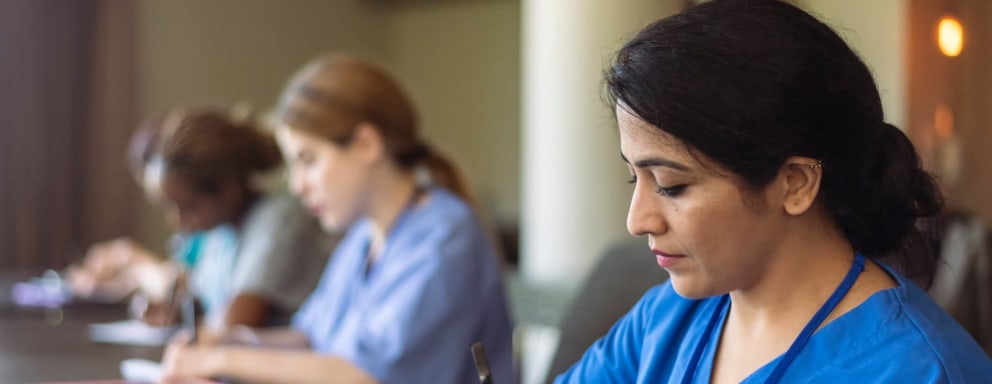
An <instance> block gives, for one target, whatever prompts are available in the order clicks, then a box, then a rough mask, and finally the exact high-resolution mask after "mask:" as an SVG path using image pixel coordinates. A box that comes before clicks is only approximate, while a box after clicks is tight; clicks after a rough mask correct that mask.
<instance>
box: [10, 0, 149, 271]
mask: <svg viewBox="0 0 992 384" xmlns="http://www.w3.org/2000/svg"><path fill="white" fill-rule="evenodd" d="M132 21H133V5H132V4H131V2H128V1H112V0H95V1H59V0H0V271H9V270H37V269H41V268H61V267H63V266H65V265H66V264H67V263H68V262H71V261H73V260H74V259H75V258H76V257H78V254H79V252H81V251H82V250H83V249H85V246H86V245H87V244H89V243H91V242H93V241H95V240H99V239H102V238H106V237H110V236H113V235H119V234H123V233H125V232H126V231H127V229H128V228H129V226H130V224H131V223H132V222H133V220H134V218H133V214H132V206H133V202H134V201H135V196H136V191H135V188H134V187H133V186H131V184H133V183H131V182H130V180H129V179H128V178H127V174H126V172H125V170H124V165H123V155H122V153H123V148H124V142H125V141H126V139H127V133H128V132H129V131H130V130H131V126H132V124H133V120H134V118H133V116H132V111H133V110H134V108H133V101H132V100H133V95H134V92H133V90H132V84H133V81H132V77H133V76H132V73H133V62H134V58H133V57H134V55H133V54H132V45H133V44H132V41H131V39H132V38H131V37H130V36H132V35H133V33H132V31H133V26H132V25H131V23H132Z"/></svg>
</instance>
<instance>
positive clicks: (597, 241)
mask: <svg viewBox="0 0 992 384" xmlns="http://www.w3.org/2000/svg"><path fill="white" fill-rule="evenodd" d="M684 3H685V2H684V1H683V0H613V1H603V0H523V3H522V4H523V8H522V17H523V22H522V28H523V33H522V40H523V41H522V51H523V55H522V66H523V67H522V78H523V86H522V87H521V89H522V93H523V99H522V111H521V112H522V113H521V114H522V120H523V121H522V133H521V148H522V149H521V153H522V160H521V168H522V170H521V174H522V179H523V180H522V187H521V202H522V209H521V234H522V239H521V240H522V246H521V270H522V274H523V276H522V277H523V278H524V279H526V280H528V281H530V282H531V283H536V284H540V285H551V286H557V287H561V288H566V289H567V288H574V287H575V286H577V285H578V284H579V283H581V281H582V279H583V278H584V277H585V276H586V274H587V273H588V272H589V270H590V268H592V267H593V266H594V264H595V262H596V261H597V260H598V257H599V256H600V255H601V254H602V253H603V251H604V250H605V249H606V248H607V247H608V246H609V245H610V244H612V243H614V242H616V241H618V240H623V239H624V238H627V237H628V236H629V235H628V234H627V231H626V225H625V221H626V220H625V219H626V214H627V207H628V206H629V203H630V186H629V185H627V184H625V183H624V182H625V181H626V178H627V171H626V170H625V168H624V166H623V162H622V160H621V159H620V154H619V153H620V149H619V140H618V138H617V134H616V128H615V123H614V121H613V113H612V111H610V109H609V108H608V107H607V105H606V104H605V103H604V100H605V99H604V98H603V73H604V70H605V69H606V67H607V65H608V63H609V61H610V59H611V58H612V56H613V55H614V54H615V52H616V50H617V49H619V48H620V46H621V45H622V44H623V43H624V42H625V41H626V40H628V39H629V38H631V37H633V35H634V34H635V33H636V32H637V31H639V30H640V29H641V28H643V27H644V26H645V25H647V24H648V23H650V22H653V21H655V20H658V19H661V18H663V17H665V16H668V15H671V14H673V13H675V12H676V11H678V10H679V9H681V7H682V5H683V4H684ZM645 246H647V245H646V244H645ZM522 339H523V340H522V341H523V352H524V356H523V367H522V368H523V383H538V382H542V380H543V378H544V377H545V375H546V374H547V367H548V364H549V363H550V358H551V356H552V355H553V353H554V350H555V348H556V347H557V341H558V333H557V331H556V329H554V328H542V327H527V328H526V329H525V331H524V333H523V335H522ZM557 373H559V372H552V373H551V374H557Z"/></svg>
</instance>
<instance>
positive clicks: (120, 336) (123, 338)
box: [89, 319, 179, 346]
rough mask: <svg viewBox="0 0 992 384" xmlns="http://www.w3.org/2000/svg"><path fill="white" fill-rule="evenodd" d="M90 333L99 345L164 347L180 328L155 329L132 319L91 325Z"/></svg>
mask: <svg viewBox="0 0 992 384" xmlns="http://www.w3.org/2000/svg"><path fill="white" fill-rule="evenodd" d="M89 331H90V340H92V341H95V342H98V343H111V344H126V345H145V346H162V345H165V344H166V343H167V342H168V341H169V338H170V337H172V335H174V334H175V333H176V332H177V331H179V327H178V326H168V327H153V326H150V325H148V324H145V323H144V322H143V321H141V320H136V319H131V320H122V321H115V322H111V323H98V324H90V329H89Z"/></svg>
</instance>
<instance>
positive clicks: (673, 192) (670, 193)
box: [627, 175, 688, 197]
mask: <svg viewBox="0 0 992 384" xmlns="http://www.w3.org/2000/svg"><path fill="white" fill-rule="evenodd" d="M627 184H637V175H632V176H631V177H630V180H627ZM686 187H688V185H687V184H676V185H673V186H670V187H664V186H660V185H659V186H658V189H656V190H655V193H657V194H659V195H661V196H665V197H677V196H679V195H681V194H682V193H683V192H685V189H686Z"/></svg>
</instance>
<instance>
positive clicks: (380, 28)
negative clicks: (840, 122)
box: [0, 0, 992, 377]
mask: <svg viewBox="0 0 992 384" xmlns="http://www.w3.org/2000/svg"><path fill="white" fill-rule="evenodd" d="M691 3H693V1H687V0H611V1H602V0H328V1H318V0H280V1H276V0H171V1H157V0H134V1H114V0H86V1H58V0H0V79H2V80H0V212H2V216H0V271H12V270H41V269H44V268H62V267H64V266H66V265H67V264H68V263H70V262H73V261H75V260H76V259H77V258H78V257H79V256H80V252H81V251H83V250H84V249H85V247H86V246H87V245H89V244H91V243H93V242H96V241H100V240H105V239H109V238H114V237H119V236H131V237H135V238H137V239H139V240H141V241H142V242H143V243H145V244H149V245H152V246H156V245H158V246H159V248H164V247H165V242H166V237H167V233H168V231H167V229H166V227H165V223H164V222H163V221H162V219H161V214H159V213H158V212H157V211H156V210H155V208H154V207H151V206H149V205H148V204H147V203H146V202H145V200H144V199H143V198H142V196H141V192H140V191H139V188H138V186H137V185H136V184H135V183H134V182H133V181H132V180H131V179H130V178H129V176H128V173H127V169H126V165H125V161H124V152H125V146H126V142H127V139H128V136H129V134H130V133H131V131H132V130H133V129H134V127H135V126H136V125H137V123H138V122H139V121H140V120H142V119H143V118H145V117H148V116H152V115H157V114H162V113H164V112H166V111H168V110H170V109H172V108H173V107H176V106H182V105H195V104H204V103H207V104H213V105H220V106H229V105H233V104H236V103H243V104H247V105H250V106H252V107H253V108H254V110H255V111H256V112H257V113H260V114H264V113H265V111H267V110H268V109H270V108H271V107H272V105H273V104H274V102H275V100H276V98H277V96H278V93H279V91H280V90H281V88H282V86H283V85H284V83H285V81H286V80H287V79H288V77H289V76H290V75H291V74H292V73H293V71H295V70H296V69H297V68H299V67H300V66H301V65H303V63H305V62H306V61H308V60H310V59H312V58H314V57H315V56H317V55H319V54H321V53H324V52H330V51H343V52H350V53H354V54H357V55H361V56H365V57H367V58H370V59H373V60H374V61H376V62H378V63H380V64H382V65H383V66H385V67H386V68H388V69H389V70H391V71H392V72H393V73H394V74H396V76H397V77H398V78H399V79H400V81H401V82H402V83H403V84H404V85H405V86H406V87H407V89H408V90H409V92H410V93H411V94H412V97H413V99H414V100H415V102H416V104H417V106H418V108H419V112H420V121H421V127H422V132H423V134H424V136H426V137H427V138H428V140H429V141H431V142H433V143H434V144H435V145H436V146H437V147H438V148H439V149H441V150H443V151H445V152H446V153H448V154H450V155H451V156H452V157H453V158H454V159H455V160H456V162H457V163H458V164H459V165H460V166H461V168H462V170H463V171H464V172H465V173H466V176H467V177H468V179H469V180H470V181H471V183H472V185H473V186H474V187H475V189H476V192H477V193H478V194H479V196H480V197H481V200H482V202H483V203H484V205H485V210H486V213H487V214H488V216H489V219H490V220H491V221H492V222H493V223H494V225H495V226H496V227H497V228H498V229H499V231H500V233H501V235H502V238H503V239H504V241H505V245H506V246H507V250H508V252H509V253H510V254H511V256H513V257H514V260H518V263H517V264H518V265H519V270H520V272H521V273H520V276H519V278H520V279H521V280H524V281H527V282H528V283H532V284H536V285H539V286H544V287H551V288H550V289H551V291H556V290H557V291H561V292H569V291H574V290H576V289H578V287H579V285H581V284H582V282H583V281H584V280H583V279H584V277H585V276H586V275H587V274H588V272H589V271H590V270H591V269H592V268H593V266H594V265H595V264H596V262H597V261H598V260H599V258H600V255H602V254H603V253H604V251H605V250H606V249H608V248H609V247H610V246H611V245H613V244H616V243H618V242H623V241H625V240H628V239H629V237H630V236H629V235H628V234H627V233H626V229H625V226H624V220H625V216H626V211H627V205H628V199H629V186H628V185H627V184H626V183H624V181H625V179H626V178H627V177H628V176H627V172H626V170H625V168H624V165H623V163H622V161H621V160H620V159H619V156H617V154H618V141H617V139H616V137H615V136H616V135H615V132H614V129H615V128H614V123H613V122H612V118H611V111H610V110H609V109H608V107H607V106H606V104H605V103H604V102H603V98H602V97H601V85H602V84H601V82H602V72H603V70H604V68H605V67H606V65H607V63H608V61H609V60H610V56H611V54H612V53H613V52H614V51H615V50H616V49H617V48H618V47H619V44H621V43H622V42H623V41H624V40H625V39H626V38H629V37H631V35H632V34H633V33H634V32H636V31H637V30H639V29H640V28H641V27H643V26H644V25H646V24H647V23H649V22H651V21H654V20H657V19H659V18H662V17H665V16H667V15H670V14H672V13H674V12H677V11H678V10H680V9H682V8H683V7H685V6H688V5H689V4H691ZM794 3H796V4H798V5H800V6H801V7H804V8H805V9H807V10H809V11H811V12H812V13H814V14H815V15H817V16H819V17H820V18H821V19H822V20H824V21H825V22H827V23H828V24H830V25H831V26H833V27H834V28H835V29H837V30H838V31H839V32H840V33H841V34H842V35H843V36H844V37H845V39H847V40H848V42H849V43H850V44H851V45H852V46H853V47H854V48H855V50H856V51H858V52H859V53H860V54H861V55H862V56H863V57H864V59H865V60H866V61H867V63H868V65H869V66H870V67H871V69H872V71H873V73H874V74H875V77H876V80H877V82H878V85H879V88H880V91H881V94H882V98H883V104H884V106H885V112H886V116H887V120H888V121H889V122H891V123H893V124H895V125H896V126H898V127H900V128H901V129H903V130H904V131H905V132H907V134H909V135H910V137H912V138H913V140H914V142H915V143H916V144H917V146H918V149H919V151H920V154H921V156H922V157H923V159H924V161H925V163H926V165H927V167H929V169H931V170H932V171H933V172H934V173H935V174H937V175H938V177H939V178H940V182H941V185H942V187H943V188H944V191H945V193H946V194H947V200H948V203H949V208H950V210H951V211H953V212H960V213H963V214H964V215H966V216H967V217H969V218H974V220H976V222H977V223H979V224H982V225H983V226H985V227H987V226H988V225H990V224H992V115H990V111H992V70H989V68H992V2H988V1H986V0H872V1H861V0H795V1H794ZM769 44H774V42H769ZM648 263H650V262H648ZM645 265H647V264H645ZM659 273H660V271H659ZM552 296H554V295H552ZM563 300H564V299H562V300H559V301H563ZM518 315H519V314H518ZM548 322H551V323H553V322H554V321H551V320H549V321H548ZM534 337H537V338H538V339H539V338H540V336H534ZM547 337H550V338H554V337H556V336H555V335H554V334H550V335H549V336H547ZM537 344H542V343H541V342H538V343H537ZM543 344H553V343H551V342H548V343H543ZM547 353H550V352H547ZM536 355H538V353H534V354H532V356H536ZM535 365H540V364H537V363H535ZM525 374H526V372H525ZM532 375H534V377H538V376H540V375H541V373H540V372H538V373H533V374H532Z"/></svg>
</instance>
